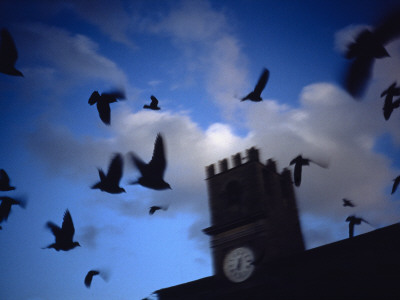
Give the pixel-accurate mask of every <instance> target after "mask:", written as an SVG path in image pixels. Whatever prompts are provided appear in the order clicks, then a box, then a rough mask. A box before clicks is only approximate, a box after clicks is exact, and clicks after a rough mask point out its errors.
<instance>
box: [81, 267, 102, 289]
mask: <svg viewBox="0 0 400 300" xmlns="http://www.w3.org/2000/svg"><path fill="white" fill-rule="evenodd" d="M99 274H100V272H99V271H97V270H90V271H89V272H88V273H87V274H86V276H85V281H84V282H85V285H86V287H87V288H90V285H91V284H92V279H93V276H95V275H99Z"/></svg>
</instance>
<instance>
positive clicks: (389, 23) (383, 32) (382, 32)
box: [374, 6, 400, 44]
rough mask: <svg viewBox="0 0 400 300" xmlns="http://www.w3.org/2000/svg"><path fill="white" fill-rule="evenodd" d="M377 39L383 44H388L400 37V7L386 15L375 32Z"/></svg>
mask: <svg viewBox="0 0 400 300" xmlns="http://www.w3.org/2000/svg"><path fill="white" fill-rule="evenodd" d="M374 35H375V38H376V39H377V40H378V41H379V42H380V43H381V44H387V43H389V42H390V41H391V40H393V39H395V38H396V37H398V36H400V6H399V7H396V8H394V9H392V10H391V11H390V12H389V13H388V14H387V15H385V16H384V17H383V18H382V19H381V21H380V22H379V24H378V25H377V26H376V27H375V30H374Z"/></svg>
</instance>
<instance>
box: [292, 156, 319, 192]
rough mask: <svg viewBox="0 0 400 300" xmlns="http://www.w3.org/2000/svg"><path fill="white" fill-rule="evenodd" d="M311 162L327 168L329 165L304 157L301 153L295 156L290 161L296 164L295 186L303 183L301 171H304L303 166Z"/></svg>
mask: <svg viewBox="0 0 400 300" xmlns="http://www.w3.org/2000/svg"><path fill="white" fill-rule="evenodd" d="M310 162H312V163H314V164H316V165H318V166H320V167H322V168H327V165H325V164H321V163H317V162H315V161H313V160H311V159H309V158H303V157H302V156H301V154H300V155H298V156H296V157H295V158H293V159H292V160H291V161H290V165H293V164H294V173H293V179H294V184H295V186H300V183H301V172H302V168H303V166H308V165H309V164H310Z"/></svg>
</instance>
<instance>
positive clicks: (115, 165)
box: [107, 153, 123, 186]
mask: <svg viewBox="0 0 400 300" xmlns="http://www.w3.org/2000/svg"><path fill="white" fill-rule="evenodd" d="M122 169H123V161H122V156H121V154H119V153H117V154H115V155H114V157H113V158H112V160H111V163H110V165H109V167H108V172H107V181H108V182H110V183H111V184H113V185H115V186H119V182H120V180H121V177H122Z"/></svg>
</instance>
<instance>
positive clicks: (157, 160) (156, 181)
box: [130, 133, 171, 190]
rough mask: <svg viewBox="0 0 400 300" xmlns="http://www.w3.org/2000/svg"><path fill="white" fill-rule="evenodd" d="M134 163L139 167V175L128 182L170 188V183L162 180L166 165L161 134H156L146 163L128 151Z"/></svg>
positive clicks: (154, 187)
mask: <svg viewBox="0 0 400 300" xmlns="http://www.w3.org/2000/svg"><path fill="white" fill-rule="evenodd" d="M130 155H131V158H132V161H133V163H134V165H135V166H136V167H137V168H138V169H139V171H140V173H141V177H139V178H138V179H137V180H135V181H131V182H130V184H140V185H142V186H144V187H147V188H150V189H154V190H165V189H171V187H170V185H169V184H168V183H167V182H165V181H164V172H165V168H166V166H167V161H166V159H165V152H164V143H163V138H162V136H161V134H160V133H159V134H158V135H157V138H156V141H155V143H154V151H153V157H152V158H151V160H150V162H149V163H148V164H146V163H145V162H144V161H143V160H141V159H140V158H139V157H137V156H136V155H135V154H134V153H132V152H130Z"/></svg>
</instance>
